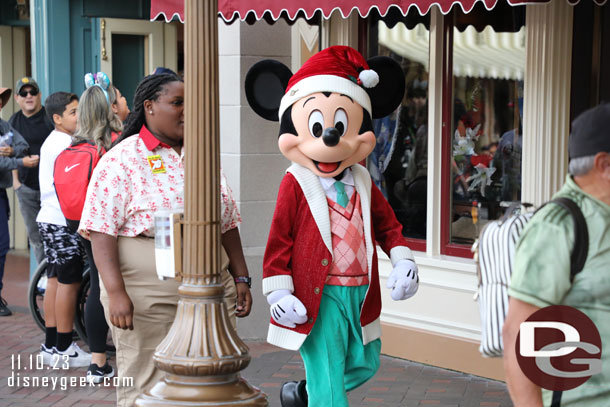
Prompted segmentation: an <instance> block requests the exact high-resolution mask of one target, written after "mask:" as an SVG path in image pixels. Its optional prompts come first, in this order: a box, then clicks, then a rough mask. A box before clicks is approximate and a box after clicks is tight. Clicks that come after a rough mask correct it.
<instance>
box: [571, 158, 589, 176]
mask: <svg viewBox="0 0 610 407" xmlns="http://www.w3.org/2000/svg"><path fill="white" fill-rule="evenodd" d="M594 163H595V155H588V156H585V157H578V158H573V159H571V160H570V164H568V172H569V173H570V175H572V176H573V177H577V176H580V175H585V174H587V173H588V172H589V171H591V170H592V169H593V165H594Z"/></svg>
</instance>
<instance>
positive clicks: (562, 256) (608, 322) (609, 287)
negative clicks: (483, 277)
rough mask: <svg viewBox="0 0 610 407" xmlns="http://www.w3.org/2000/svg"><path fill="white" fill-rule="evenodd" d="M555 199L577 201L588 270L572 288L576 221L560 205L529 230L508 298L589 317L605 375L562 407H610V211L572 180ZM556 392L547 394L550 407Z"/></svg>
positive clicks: (567, 396) (566, 398) (548, 209)
mask: <svg viewBox="0 0 610 407" xmlns="http://www.w3.org/2000/svg"><path fill="white" fill-rule="evenodd" d="M555 197H567V198H570V199H571V200H573V201H574V202H576V204H578V206H579V207H580V209H581V210H582V212H583V215H584V216H585V219H586V221H587V228H588V229H589V252H588V256H587V261H586V263H585V266H584V268H583V269H582V271H581V272H580V273H578V274H577V275H576V277H575V278H574V282H573V283H570V254H571V252H572V247H573V245H574V225H573V223H572V222H573V220H572V216H570V214H569V213H568V212H567V211H566V210H565V209H563V208H561V207H560V206H559V205H554V204H550V205H547V206H545V207H544V208H542V209H541V210H540V211H539V212H538V213H537V214H536V216H534V217H533V218H532V219H531V221H530V222H528V224H527V225H526V227H525V229H524V230H523V233H522V234H521V238H520V239H519V244H518V245H517V249H516V253H515V264H514V270H513V275H512V277H511V284H510V288H509V290H508V294H509V295H510V296H511V297H513V298H516V299H519V300H521V301H524V302H527V303H529V304H532V305H535V306H538V307H541V308H543V307H547V306H549V305H558V304H561V305H568V306H571V307H574V308H577V309H579V310H580V311H582V312H584V313H585V314H586V315H587V316H588V317H589V318H591V320H592V321H593V322H594V323H595V325H596V327H597V329H598V330H599V333H600V335H601V338H602V369H603V370H602V372H601V373H599V374H597V375H594V376H592V377H591V378H590V379H589V380H588V381H587V382H586V383H585V384H583V385H581V386H579V387H577V388H575V389H573V390H569V391H567V392H564V393H563V396H562V403H561V405H562V407H567V406H578V407H589V406H591V407H603V406H610V206H608V205H607V204H605V203H603V202H601V201H599V200H598V199H595V198H593V197H592V196H591V195H589V194H586V193H585V192H583V191H582V190H581V189H580V188H579V187H578V185H576V183H575V182H574V180H573V179H572V177H570V176H569V175H568V177H567V178H566V182H565V184H564V186H563V187H562V188H561V190H560V191H559V192H558V193H557V194H556V195H555ZM551 396H552V392H550V391H546V390H544V389H543V401H544V405H545V406H549V405H550V404H551V403H550V401H551Z"/></svg>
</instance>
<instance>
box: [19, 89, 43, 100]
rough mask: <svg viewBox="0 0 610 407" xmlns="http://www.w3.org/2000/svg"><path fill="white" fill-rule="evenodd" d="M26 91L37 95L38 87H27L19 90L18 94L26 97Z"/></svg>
mask: <svg viewBox="0 0 610 407" xmlns="http://www.w3.org/2000/svg"><path fill="white" fill-rule="evenodd" d="M28 93H29V94H30V95H32V96H36V95H38V89H27V90H22V91H20V92H19V96H21V97H22V98H24V97H27V96H28Z"/></svg>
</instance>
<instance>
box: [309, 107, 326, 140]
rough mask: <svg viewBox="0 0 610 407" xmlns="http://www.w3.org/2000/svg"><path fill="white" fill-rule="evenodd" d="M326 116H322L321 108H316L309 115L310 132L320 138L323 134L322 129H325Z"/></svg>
mask: <svg viewBox="0 0 610 407" xmlns="http://www.w3.org/2000/svg"><path fill="white" fill-rule="evenodd" d="M323 124H324V116H322V112H320V111H319V110H314V111H313V112H311V114H310V115H309V132H310V133H311V135H312V136H314V137H315V138H318V137H320V136H321V135H322V131H323V130H324V125H323Z"/></svg>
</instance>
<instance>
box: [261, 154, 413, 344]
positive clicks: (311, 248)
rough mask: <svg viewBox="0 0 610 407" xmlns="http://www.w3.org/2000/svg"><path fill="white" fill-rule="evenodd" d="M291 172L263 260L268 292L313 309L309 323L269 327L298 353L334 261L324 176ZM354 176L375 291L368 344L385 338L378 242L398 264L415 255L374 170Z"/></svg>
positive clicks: (365, 324) (276, 340)
mask: <svg viewBox="0 0 610 407" xmlns="http://www.w3.org/2000/svg"><path fill="white" fill-rule="evenodd" d="M287 172H288V173H287V174H286V175H285V176H284V178H283V180H282V183H281V185H280V190H279V193H278V199H277V204H276V208H275V213H274V215H273V221H272V224H271V231H270V233H269V239H268V241H267V248H266V251H265V257H264V259H263V293H264V294H265V295H267V294H269V293H270V292H272V291H275V290H278V289H288V290H290V291H293V294H294V295H295V296H296V297H297V298H298V299H299V300H301V301H302V302H303V304H304V305H305V307H306V308H307V315H308V317H309V320H308V321H307V322H306V323H304V324H300V325H297V326H296V327H295V328H287V327H284V326H281V325H278V324H276V323H275V322H274V321H273V320H271V325H270V327H269V335H268V338H267V340H268V342H269V343H272V344H274V345H277V346H281V347H283V348H287V349H293V350H297V349H299V348H300V346H301V345H302V343H303V342H304V341H305V338H306V337H307V335H308V334H309V333H310V332H311V329H312V328H313V325H314V324H315V321H316V317H317V315H318V311H319V308H320V301H321V298H322V291H323V290H324V283H325V281H326V275H327V273H328V271H329V269H330V266H331V264H332V261H333V260H332V238H331V232H330V219H329V212H328V204H327V201H326V195H325V193H324V190H323V188H322V186H321V184H320V181H319V179H318V177H317V176H316V175H315V174H313V173H312V172H311V171H309V170H308V169H306V168H305V167H302V166H300V165H298V164H293V165H292V166H291V167H290V168H289V169H288V171H287ZM352 172H353V175H354V182H355V188H356V190H357V191H358V194H359V195H360V200H361V205H362V214H363V220H364V228H365V229H364V233H365V241H366V248H367V260H368V269H369V270H368V271H369V282H370V283H369V289H368V291H367V293H366V297H365V299H364V304H363V307H362V313H361V316H360V323H361V326H362V334H363V342H364V343H365V344H366V343H368V342H371V341H372V340H375V339H377V338H379V337H380V335H381V325H380V321H379V316H380V313H381V292H380V287H379V272H378V268H377V253H376V250H375V245H374V243H373V242H376V243H378V244H379V245H380V246H381V248H382V249H383V250H384V251H385V252H386V253H387V254H388V255H389V256H390V258H391V260H392V264H396V262H397V261H398V260H401V259H405V258H408V259H413V256H412V254H411V251H410V250H409V249H408V248H407V247H406V242H405V239H404V237H403V236H402V225H401V224H400V223H399V222H398V221H397V220H396V216H395V215H394V212H393V210H392V208H391V207H390V205H389V203H388V202H387V201H386V199H385V198H384V197H383V195H382V193H381V191H379V189H378V188H377V187H376V186H375V185H374V184H373V183H372V182H371V178H370V175H369V173H368V171H367V170H366V169H365V168H364V167H362V166H360V165H355V166H353V167H352Z"/></svg>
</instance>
